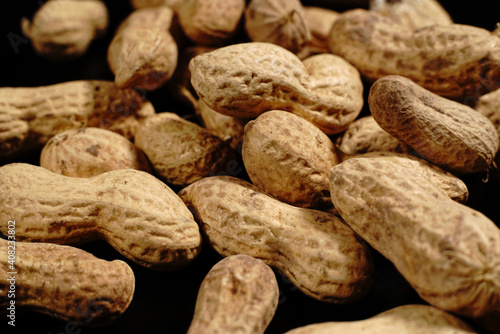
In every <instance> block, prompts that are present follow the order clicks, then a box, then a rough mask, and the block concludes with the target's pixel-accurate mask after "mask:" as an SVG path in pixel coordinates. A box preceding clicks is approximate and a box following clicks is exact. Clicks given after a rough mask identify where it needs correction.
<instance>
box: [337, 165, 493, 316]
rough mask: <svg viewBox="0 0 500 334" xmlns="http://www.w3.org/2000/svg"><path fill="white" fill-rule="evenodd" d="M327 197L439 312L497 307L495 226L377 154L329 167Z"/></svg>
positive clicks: (481, 312)
mask: <svg viewBox="0 0 500 334" xmlns="http://www.w3.org/2000/svg"><path fill="white" fill-rule="evenodd" d="M330 191H331V196H332V202H333V204H334V206H335V208H336V209H337V210H338V212H339V213H340V215H341V217H342V218H343V219H344V220H345V221H346V223H347V224H349V226H351V227H352V229H353V230H354V231H355V232H356V233H357V234H358V235H359V236H360V237H361V238H363V239H364V240H365V241H366V242H368V243H369V244H370V245H371V246H372V247H373V248H375V249H376V250H377V251H378V252H380V253H381V254H382V255H383V256H385V257H386V258H387V259H388V260H390V261H391V262H392V263H393V264H394V266H395V267H396V269H397V270H398V271H399V272H400V273H401V274H402V276H403V277H404V278H405V279H406V280H407V281H408V282H409V283H410V284H411V286H412V287H413V288H414V289H415V291H416V292H417V293H418V294H419V295H420V297H422V299H424V300H425V301H427V302H428V303H430V304H431V305H433V306H435V307H437V308H440V309H442V310H445V311H450V312H454V313H457V314H460V315H463V316H467V317H479V316H482V315H485V314H487V313H490V312H492V311H494V310H498V308H499V306H500V260H499V259H500V229H499V228H498V227H497V226H496V225H495V223H494V222H492V221H491V220H490V219H489V218H487V217H486V216H485V215H484V214H482V213H480V212H479V211H476V210H474V209H472V208H470V207H468V206H465V205H463V204H460V203H457V202H455V201H453V200H451V199H450V198H449V197H448V196H447V195H446V193H444V192H443V191H442V190H441V189H439V188H438V187H437V186H436V185H434V184H433V183H432V182H431V181H430V180H427V178H426V177H425V176H424V175H423V174H419V173H418V172H417V171H416V170H414V169H411V168H408V167H406V166H404V165H402V164H399V163H396V162H394V161H389V160H385V161H384V160H381V159H379V158H373V159H370V158H352V159H349V160H347V161H344V162H342V163H340V164H338V165H337V166H335V167H333V168H332V170H331V173H330Z"/></svg>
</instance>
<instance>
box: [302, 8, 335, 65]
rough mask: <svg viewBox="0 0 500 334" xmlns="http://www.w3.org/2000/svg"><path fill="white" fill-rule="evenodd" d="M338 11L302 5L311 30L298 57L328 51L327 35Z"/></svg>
mask: <svg viewBox="0 0 500 334" xmlns="http://www.w3.org/2000/svg"><path fill="white" fill-rule="evenodd" d="M339 15H340V13H339V12H336V11H334V10H331V9H326V8H320V7H311V6H306V7H304V17H305V20H306V22H307V26H308V27H309V30H310V31H311V40H310V41H309V43H307V45H306V46H305V47H304V48H303V49H302V50H301V52H299V53H298V54H297V55H298V57H299V58H300V59H304V58H307V57H309V56H311V55H313V54H318V53H329V52H330V49H329V48H328V36H329V34H330V30H331V29H332V26H333V23H334V22H335V20H336V19H337V18H338V17H339Z"/></svg>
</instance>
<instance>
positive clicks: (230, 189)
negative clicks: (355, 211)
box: [179, 176, 373, 303]
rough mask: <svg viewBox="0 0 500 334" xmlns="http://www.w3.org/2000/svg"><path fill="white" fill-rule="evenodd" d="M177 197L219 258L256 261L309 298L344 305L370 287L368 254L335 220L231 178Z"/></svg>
mask: <svg viewBox="0 0 500 334" xmlns="http://www.w3.org/2000/svg"><path fill="white" fill-rule="evenodd" d="M179 196H180V197H181V198H182V199H183V200H184V202H185V203H186V204H187V206H188V207H189V208H190V209H191V210H192V211H193V212H194V215H195V219H196V220H197V221H198V223H199V224H200V225H201V228H202V229H203V231H204V233H205V235H206V236H207V239H208V240H207V241H208V243H209V244H210V245H211V246H212V247H213V248H214V249H215V250H216V251H217V252H218V253H219V254H221V255H223V256H229V255H235V254H247V255H250V256H253V257H255V258H258V259H261V260H263V261H264V262H265V263H266V264H268V265H269V266H271V267H274V268H275V269H277V270H278V271H280V272H281V273H283V274H285V275H286V276H287V277H288V278H289V279H290V281H291V282H292V283H293V284H295V285H296V286H297V287H298V288H299V289H300V290H301V291H302V292H303V293H305V294H306V295H308V296H311V297H313V298H315V299H318V300H322V301H328V302H334V303H348V302H352V301H354V300H357V299H359V298H361V297H362V296H363V295H364V294H365V293H366V292H367V290H368V289H369V288H370V286H371V282H372V274H373V264H372V259H371V255H370V254H371V253H370V251H369V249H368V248H367V247H366V245H365V244H364V242H363V241H362V240H360V239H359V238H358V237H357V236H356V234H355V233H353V232H352V230H351V229H350V228H349V227H348V226H347V225H346V224H345V223H344V222H343V221H342V220H341V219H340V218H338V217H337V216H334V215H332V214H329V213H326V212H323V211H317V210H310V209H304V208H298V207H294V206H291V205H288V204H285V203H282V202H280V201H278V200H276V199H274V198H272V197H270V196H268V195H266V194H264V193H262V192H260V190H258V188H257V187H255V186H254V185H252V184H250V183H248V182H245V181H243V180H241V179H238V178H234V177H230V176H212V177H206V178H203V179H201V180H199V181H196V182H194V183H193V184H191V185H189V186H187V187H186V188H184V189H183V190H181V191H180V192H179Z"/></svg>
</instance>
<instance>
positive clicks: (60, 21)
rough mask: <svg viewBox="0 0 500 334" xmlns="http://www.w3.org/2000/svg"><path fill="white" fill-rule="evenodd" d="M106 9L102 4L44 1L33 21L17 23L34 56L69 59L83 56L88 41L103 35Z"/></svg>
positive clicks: (105, 23)
mask: <svg viewBox="0 0 500 334" xmlns="http://www.w3.org/2000/svg"><path fill="white" fill-rule="evenodd" d="M107 26H108V10H107V8H106V5H105V4H104V3H103V2H102V1H95V0H79V1H68V0H64V1H63V0H58V1H54V0H52V1H47V2H46V3H44V4H43V5H42V6H41V7H40V9H39V10H38V11H37V12H36V14H35V16H34V17H33V22H30V21H29V20H28V19H27V18H23V19H22V21H21V28H22V30H23V33H24V35H26V36H27V37H29V39H30V40H31V43H32V45H33V48H34V50H35V52H36V53H37V54H39V55H40V56H42V57H45V58H47V59H50V60H53V61H63V60H72V59H74V58H77V57H80V56H81V55H83V54H84V53H85V52H86V51H87V49H88V48H89V46H90V44H91V42H92V40H93V39H94V38H96V37H99V36H101V35H103V34H104V32H105V31H106V28H107Z"/></svg>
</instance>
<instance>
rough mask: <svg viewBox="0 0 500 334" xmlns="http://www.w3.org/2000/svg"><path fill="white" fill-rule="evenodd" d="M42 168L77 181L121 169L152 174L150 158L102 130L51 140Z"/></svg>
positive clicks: (80, 131) (81, 131)
mask: <svg viewBox="0 0 500 334" xmlns="http://www.w3.org/2000/svg"><path fill="white" fill-rule="evenodd" d="M40 166H42V167H44V168H46V169H48V170H50V171H53V172H55V173H58V174H61V175H66V176H74V177H92V176H95V175H98V174H102V173H104V172H109V171H112V170H118V169H138V170H143V171H146V172H149V173H151V168H150V166H149V162H148V160H147V158H146V156H145V155H144V153H143V152H142V151H141V150H139V149H138V148H137V147H136V146H135V145H134V144H133V143H132V142H131V141H130V140H128V139H127V138H125V137H123V136H122V135H120V134H118V133H116V132H112V131H109V130H106V129H100V128H79V129H70V130H66V131H63V132H60V133H58V134H57V135H55V136H54V137H52V138H50V139H49V141H48V142H47V144H45V146H44V147H43V149H42V153H41V155H40Z"/></svg>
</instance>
